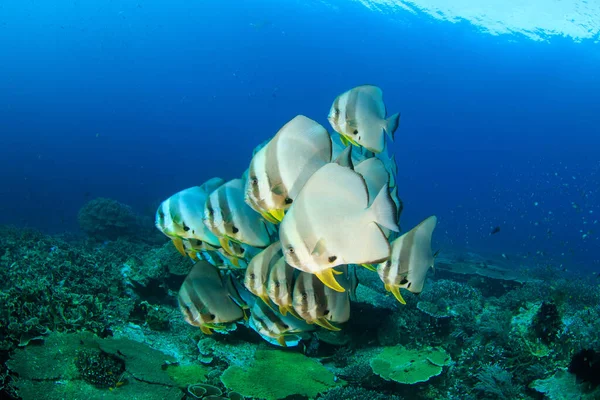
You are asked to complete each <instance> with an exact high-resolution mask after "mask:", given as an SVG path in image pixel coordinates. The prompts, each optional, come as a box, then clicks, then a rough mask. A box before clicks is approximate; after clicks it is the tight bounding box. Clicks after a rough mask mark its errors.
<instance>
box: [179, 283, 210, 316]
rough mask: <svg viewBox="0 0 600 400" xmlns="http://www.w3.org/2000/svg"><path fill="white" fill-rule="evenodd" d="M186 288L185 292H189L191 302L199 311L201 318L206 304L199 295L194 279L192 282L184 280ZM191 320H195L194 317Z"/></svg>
mask: <svg viewBox="0 0 600 400" xmlns="http://www.w3.org/2000/svg"><path fill="white" fill-rule="evenodd" d="M184 288H185V292H186V293H187V295H188V297H189V298H190V302H191V303H192V305H193V306H194V308H195V309H196V312H197V313H198V317H199V318H200V315H201V314H202V310H203V309H204V308H205V307H206V306H205V305H204V303H203V302H202V300H200V297H199V296H198V292H197V291H196V288H195V287H194V282H193V281H192V282H184ZM200 319H201V318H200ZM191 321H194V319H193V318H192V319H191ZM194 322H197V323H200V322H201V321H194Z"/></svg>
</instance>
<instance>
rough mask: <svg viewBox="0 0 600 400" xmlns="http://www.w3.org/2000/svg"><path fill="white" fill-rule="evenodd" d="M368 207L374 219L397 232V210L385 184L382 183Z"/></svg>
mask: <svg viewBox="0 0 600 400" xmlns="http://www.w3.org/2000/svg"><path fill="white" fill-rule="evenodd" d="M369 209H370V210H371V211H372V212H373V214H374V221H375V222H376V223H377V224H378V225H380V226H382V227H384V228H387V229H389V230H391V231H394V232H398V231H400V227H398V212H397V210H396V204H394V201H393V200H392V197H391V196H390V193H389V191H388V187H387V185H384V186H383V187H382V188H381V190H380V191H379V194H377V197H375V200H373V203H372V204H371V207H369Z"/></svg>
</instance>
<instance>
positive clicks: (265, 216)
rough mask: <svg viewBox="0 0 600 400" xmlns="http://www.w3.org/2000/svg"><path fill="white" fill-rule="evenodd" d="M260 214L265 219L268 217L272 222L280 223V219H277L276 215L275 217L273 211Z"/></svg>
mask: <svg viewBox="0 0 600 400" xmlns="http://www.w3.org/2000/svg"><path fill="white" fill-rule="evenodd" d="M260 215H262V216H263V218H264V219H266V220H267V221H269V222H270V223H272V224H278V223H279V221H278V220H277V219H275V217H273V216H272V215H271V213H269V212H268V211H263V212H261V213H260Z"/></svg>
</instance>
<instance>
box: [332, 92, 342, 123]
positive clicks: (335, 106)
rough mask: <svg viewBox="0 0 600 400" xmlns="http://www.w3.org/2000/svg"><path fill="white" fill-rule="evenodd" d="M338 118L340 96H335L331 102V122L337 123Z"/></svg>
mask: <svg viewBox="0 0 600 400" xmlns="http://www.w3.org/2000/svg"><path fill="white" fill-rule="evenodd" d="M339 119H340V96H338V97H336V98H335V101H334V102H333V117H332V120H333V123H334V124H335V125H338V123H339V122H338V121H339Z"/></svg>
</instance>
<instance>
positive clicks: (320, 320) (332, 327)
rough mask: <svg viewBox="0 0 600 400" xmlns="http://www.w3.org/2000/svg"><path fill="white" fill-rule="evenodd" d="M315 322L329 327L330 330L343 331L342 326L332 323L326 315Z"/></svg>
mask: <svg viewBox="0 0 600 400" xmlns="http://www.w3.org/2000/svg"><path fill="white" fill-rule="evenodd" d="M315 324H317V325H319V326H321V327H323V328H325V329H329V330H330V331H336V332H337V331H341V329H340V328H338V327H336V326H333V325H331V322H329V321H328V320H327V319H326V318H325V317H321V318H319V319H317V320H315Z"/></svg>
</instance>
